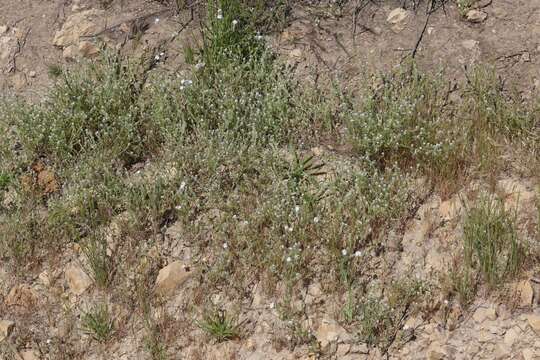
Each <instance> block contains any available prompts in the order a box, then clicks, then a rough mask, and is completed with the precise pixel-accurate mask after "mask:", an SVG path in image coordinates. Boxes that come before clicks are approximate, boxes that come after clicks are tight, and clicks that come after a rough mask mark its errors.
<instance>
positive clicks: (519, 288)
mask: <svg viewBox="0 0 540 360" xmlns="http://www.w3.org/2000/svg"><path fill="white" fill-rule="evenodd" d="M515 291H516V295H517V297H518V299H519V305H520V306H521V307H528V306H531V305H532V302H533V297H534V290H533V287H532V285H531V282H530V281H529V280H524V281H520V282H519V283H517V284H516V285H515Z"/></svg>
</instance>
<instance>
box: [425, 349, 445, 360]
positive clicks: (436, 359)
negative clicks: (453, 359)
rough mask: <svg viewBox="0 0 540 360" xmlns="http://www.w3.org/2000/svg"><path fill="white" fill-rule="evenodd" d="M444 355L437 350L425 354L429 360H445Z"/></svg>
mask: <svg viewBox="0 0 540 360" xmlns="http://www.w3.org/2000/svg"><path fill="white" fill-rule="evenodd" d="M445 357H446V354H445V353H443V352H440V351H437V350H430V351H428V353H427V358H428V359H429V360H443V359H445Z"/></svg>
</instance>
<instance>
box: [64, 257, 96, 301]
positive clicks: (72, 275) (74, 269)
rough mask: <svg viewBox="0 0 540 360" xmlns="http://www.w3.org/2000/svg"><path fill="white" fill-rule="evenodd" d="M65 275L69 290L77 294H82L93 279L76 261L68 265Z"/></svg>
mask: <svg viewBox="0 0 540 360" xmlns="http://www.w3.org/2000/svg"><path fill="white" fill-rule="evenodd" d="M64 277H65V279H66V282H67V284H68V286H69V290H70V291H71V292H72V293H73V294H75V295H82V294H83V293H84V292H85V291H86V290H87V289H88V288H89V287H90V285H92V279H90V277H89V276H88V274H86V272H84V270H83V269H82V268H81V267H80V266H79V265H77V264H75V263H71V264H69V265H68V266H67V267H66V270H65V272H64Z"/></svg>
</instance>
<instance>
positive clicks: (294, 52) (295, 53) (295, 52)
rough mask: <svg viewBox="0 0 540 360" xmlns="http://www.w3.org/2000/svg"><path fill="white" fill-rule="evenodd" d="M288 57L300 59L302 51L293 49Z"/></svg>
mask: <svg viewBox="0 0 540 360" xmlns="http://www.w3.org/2000/svg"><path fill="white" fill-rule="evenodd" d="M289 56H290V57H295V58H301V57H302V50H301V49H299V48H296V49H293V50H291V52H290V53H289Z"/></svg>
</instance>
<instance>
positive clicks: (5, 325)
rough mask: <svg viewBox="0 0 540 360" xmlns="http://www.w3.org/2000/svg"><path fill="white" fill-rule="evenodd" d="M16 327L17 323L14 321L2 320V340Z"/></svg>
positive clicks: (0, 334) (0, 336)
mask: <svg viewBox="0 0 540 360" xmlns="http://www.w3.org/2000/svg"><path fill="white" fill-rule="evenodd" d="M14 327H15V323H14V322H13V321H10V320H0V341H2V340H4V339H5V338H7V337H8V336H9V335H10V334H11V331H12V330H13V328H14Z"/></svg>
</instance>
